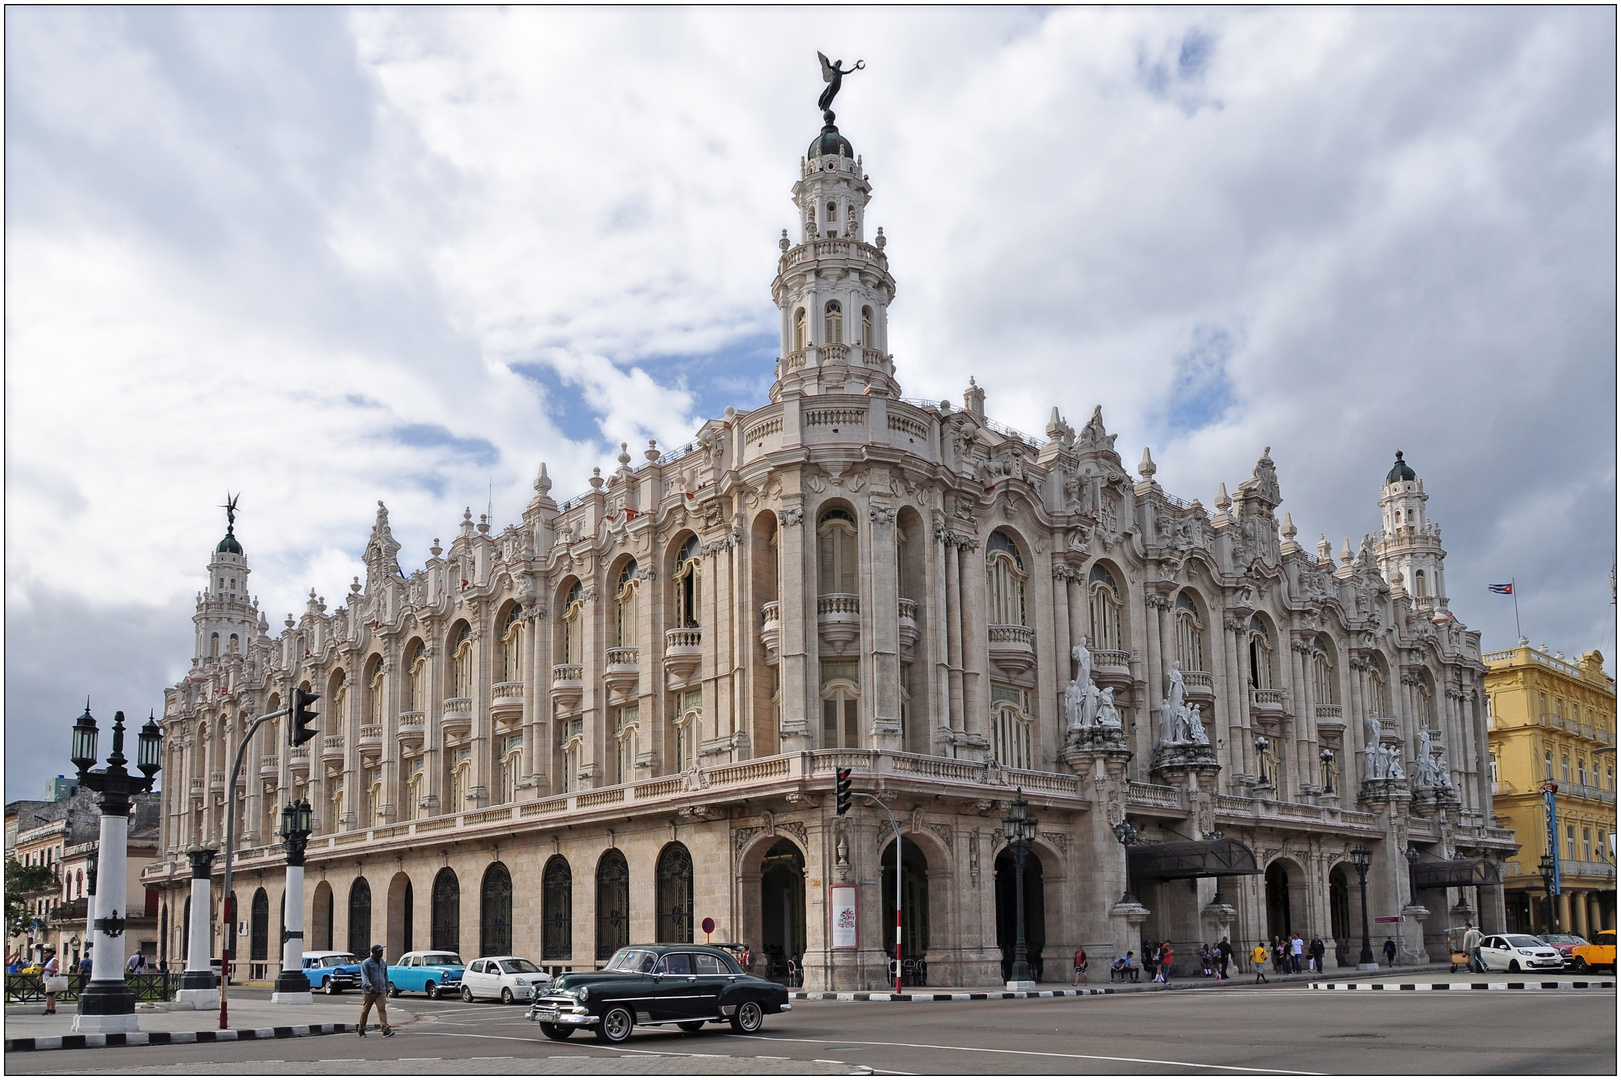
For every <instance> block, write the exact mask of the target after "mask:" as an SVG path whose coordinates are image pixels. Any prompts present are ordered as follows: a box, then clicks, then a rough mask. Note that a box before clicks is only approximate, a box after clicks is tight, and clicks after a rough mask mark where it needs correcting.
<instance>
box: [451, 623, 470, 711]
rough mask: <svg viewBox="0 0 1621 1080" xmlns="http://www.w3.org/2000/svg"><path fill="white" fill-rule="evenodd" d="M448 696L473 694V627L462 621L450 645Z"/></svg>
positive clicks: (462, 696)
mask: <svg viewBox="0 0 1621 1080" xmlns="http://www.w3.org/2000/svg"><path fill="white" fill-rule="evenodd" d="M450 696H451V697H458V698H465V697H472V696H473V628H472V627H470V626H468V625H467V624H466V623H462V624H461V626H460V627H459V628H458V629H457V631H456V635H455V636H454V637H453V638H452V639H451V646H450Z"/></svg>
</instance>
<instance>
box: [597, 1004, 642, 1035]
mask: <svg viewBox="0 0 1621 1080" xmlns="http://www.w3.org/2000/svg"><path fill="white" fill-rule="evenodd" d="M634 1024H635V1021H634V1020H633V1019H632V1018H631V1015H630V1010H629V1009H627V1008H625V1007H624V1006H623V1005H615V1006H614V1007H613V1008H611V1009H609V1010H608V1011H607V1012H605V1013H603V1014H602V1022H601V1023H600V1024H598V1025H597V1040H598V1041H599V1042H607V1043H622V1042H624V1041H625V1040H626V1039H628V1038H630V1029H631V1027H632V1026H634Z"/></svg>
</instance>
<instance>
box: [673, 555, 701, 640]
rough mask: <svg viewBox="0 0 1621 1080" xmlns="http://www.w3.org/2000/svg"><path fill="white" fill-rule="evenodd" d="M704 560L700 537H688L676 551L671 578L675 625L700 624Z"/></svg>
mask: <svg viewBox="0 0 1621 1080" xmlns="http://www.w3.org/2000/svg"><path fill="white" fill-rule="evenodd" d="M702 565H703V560H702V559H700V558H699V547H698V538H697V537H696V536H689V537H687V542H686V543H684V544H682V545H681V550H680V551H679V552H677V553H676V557H675V573H674V574H672V575H671V579H672V580H673V581H674V582H675V625H676V626H698V625H700V624H699V621H698V604H699V601H700V599H701V593H700V590H699V570H700V568H701V567H702Z"/></svg>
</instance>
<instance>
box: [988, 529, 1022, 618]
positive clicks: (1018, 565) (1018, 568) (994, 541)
mask: <svg viewBox="0 0 1621 1080" xmlns="http://www.w3.org/2000/svg"><path fill="white" fill-rule="evenodd" d="M985 575H986V580H987V583H988V585H989V588H990V594H991V595H990V600H991V622H992V623H993V624H1000V625H1003V626H1028V625H1029V623H1028V622H1026V620H1025V605H1024V586H1025V579H1026V577H1027V575H1026V574H1025V570H1024V560H1023V559H1022V558H1020V557H1019V549H1018V546H1017V545H1015V544H1014V543H1013V539H1012V537H1010V536H1008V534H1007V533H1005V532H1003V531H1002V530H1001V529H997V530H996V531H995V532H993V533H991V537H990V540H989V541H988V542H987V543H986V545H985Z"/></svg>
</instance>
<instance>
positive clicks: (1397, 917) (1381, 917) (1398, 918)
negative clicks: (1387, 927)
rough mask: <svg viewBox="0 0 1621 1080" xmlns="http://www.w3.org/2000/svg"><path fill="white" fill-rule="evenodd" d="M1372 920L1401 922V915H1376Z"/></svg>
mask: <svg viewBox="0 0 1621 1080" xmlns="http://www.w3.org/2000/svg"><path fill="white" fill-rule="evenodd" d="M1373 921H1374V922H1386V923H1392V922H1401V916H1400V915H1379V916H1376V917H1375V918H1374V920H1373Z"/></svg>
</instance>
